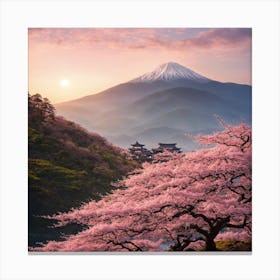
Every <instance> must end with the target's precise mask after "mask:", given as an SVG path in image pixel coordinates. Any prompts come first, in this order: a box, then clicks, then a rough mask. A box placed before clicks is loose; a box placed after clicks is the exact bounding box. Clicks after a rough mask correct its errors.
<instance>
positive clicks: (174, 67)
mask: <svg viewBox="0 0 280 280" xmlns="http://www.w3.org/2000/svg"><path fill="white" fill-rule="evenodd" d="M181 79H184V80H190V81H193V82H198V83H205V82H208V81H210V79H208V78H206V77H204V76H202V75H200V74H198V73H196V72H194V71H193V70H191V69H189V68H187V67H184V66H182V65H180V64H178V63H176V62H168V63H164V64H161V65H160V66H159V67H157V68H156V69H155V70H154V71H152V72H148V73H145V74H144V75H142V76H140V77H138V78H136V79H133V80H131V81H130V82H132V83H136V82H153V81H173V80H181Z"/></svg>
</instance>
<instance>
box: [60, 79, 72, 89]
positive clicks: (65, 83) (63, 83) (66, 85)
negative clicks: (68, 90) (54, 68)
mask: <svg viewBox="0 0 280 280" xmlns="http://www.w3.org/2000/svg"><path fill="white" fill-rule="evenodd" d="M69 84H70V82H69V80H67V79H63V80H61V81H60V86H62V87H64V88H65V87H68V86H69Z"/></svg>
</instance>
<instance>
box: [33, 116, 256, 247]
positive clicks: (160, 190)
mask: <svg viewBox="0 0 280 280" xmlns="http://www.w3.org/2000/svg"><path fill="white" fill-rule="evenodd" d="M221 123H222V124H223V126H224V130H223V131H221V132H217V133H215V134H212V135H199V136H196V137H195V138H196V140H197V141H198V142H199V143H200V144H202V145H206V146H208V147H205V148H204V149H200V150H197V151H194V152H190V153H186V154H176V153H174V154H172V155H171V154H170V155H169V156H167V155H166V154H165V155H163V158H164V160H160V156H158V157H157V158H156V160H155V162H152V163H144V164H143V168H142V169H138V170H136V171H135V172H134V174H133V175H131V176H129V177H128V178H125V179H124V180H122V181H120V182H118V186H119V188H118V189H117V190H115V191H114V192H113V193H112V194H110V195H108V196H105V197H103V199H101V200H99V201H97V202H96V201H91V202H89V203H87V204H85V205H83V206H82V207H81V208H79V209H73V210H72V211H70V212H68V213H59V214H58V215H55V216H52V217H48V218H52V219H55V220H57V224H56V226H64V225H67V224H71V223H78V224H82V225H85V226H86V227H87V228H86V229H85V230H83V231H81V232H79V233H78V234H76V235H71V236H66V237H65V240H64V241H49V242H48V243H47V244H41V246H38V247H36V248H31V250H37V251H187V250H207V251H214V250H216V244H215V241H217V240H231V239H233V240H236V239H239V240H248V241H250V240H251V201H252V196H251V185H252V179H251V173H252V170H251V167H252V164H251V128H250V127H249V126H247V125H246V124H243V123H242V124H240V125H237V126H230V125H227V124H225V123H224V122H222V121H221ZM167 158H168V160H166V159H167Z"/></svg>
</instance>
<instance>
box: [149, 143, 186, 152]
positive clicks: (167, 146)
mask: <svg viewBox="0 0 280 280" xmlns="http://www.w3.org/2000/svg"><path fill="white" fill-rule="evenodd" d="M158 145H159V146H158V147H157V148H156V149H152V151H153V154H158V153H162V152H164V151H168V152H172V153H174V152H175V153H181V149H180V148H178V147H176V145H177V143H170V144H167V143H158Z"/></svg>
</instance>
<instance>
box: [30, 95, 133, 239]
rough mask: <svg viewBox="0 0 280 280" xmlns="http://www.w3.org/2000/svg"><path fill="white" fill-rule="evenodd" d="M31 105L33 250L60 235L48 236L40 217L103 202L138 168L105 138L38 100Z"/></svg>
mask: <svg viewBox="0 0 280 280" xmlns="http://www.w3.org/2000/svg"><path fill="white" fill-rule="evenodd" d="M28 101H29V102H28V107H29V108H28V109H29V112H28V201H29V203H28V207H29V208H28V211H29V244H33V243H34V242H35V241H42V240H44V238H48V237H49V235H50V234H55V233H54V232H53V233H51V232H50V231H46V222H44V221H43V220H42V219H40V218H37V217H36V215H48V214H53V213H57V212H58V211H67V210H69V209H71V208H72V207H77V206H79V205H81V203H83V202H86V201H89V200H90V199H98V198H100V197H101V196H102V195H104V194H105V193H108V192H110V191H111V190H112V188H113V187H112V186H111V182H112V181H116V180H118V179H120V178H122V176H124V175H126V174H127V173H128V172H129V171H131V170H132V169H134V168H135V167H136V163H135V162H133V161H131V160H129V159H128V158H127V156H126V153H125V152H124V151H123V150H122V149H120V148H118V147H114V146H112V145H111V144H109V143H108V142H107V140H106V139H105V138H103V137H101V136H100V135H98V134H95V133H89V132H88V131H86V130H85V129H83V128H82V127H80V126H79V125H77V124H75V123H73V122H70V121H67V120H65V119H64V118H62V117H57V116H55V108H54V107H53V106H52V105H51V104H50V103H49V102H48V100H47V99H43V98H42V97H41V96H40V95H39V94H36V95H33V96H29V100H28ZM39 233H40V234H39ZM38 236H40V238H41V240H38V239H37V237H38Z"/></svg>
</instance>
